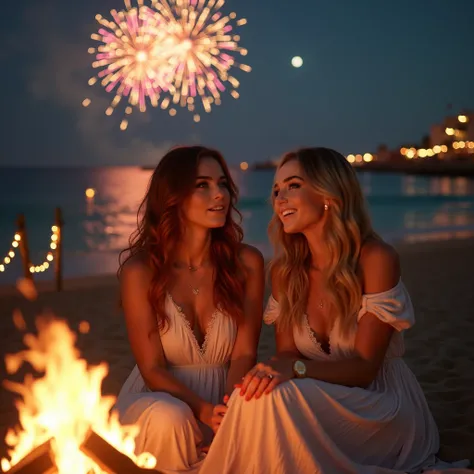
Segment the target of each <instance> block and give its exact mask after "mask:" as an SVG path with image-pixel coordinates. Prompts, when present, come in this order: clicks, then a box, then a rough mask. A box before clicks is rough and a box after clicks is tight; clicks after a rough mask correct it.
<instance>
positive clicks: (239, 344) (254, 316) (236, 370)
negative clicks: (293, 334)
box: [226, 245, 265, 395]
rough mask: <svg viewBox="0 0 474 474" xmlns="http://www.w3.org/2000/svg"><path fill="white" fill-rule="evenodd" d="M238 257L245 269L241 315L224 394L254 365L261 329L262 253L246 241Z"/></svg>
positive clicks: (230, 391) (229, 391) (263, 278)
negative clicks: (242, 311)
mask: <svg viewBox="0 0 474 474" xmlns="http://www.w3.org/2000/svg"><path fill="white" fill-rule="evenodd" d="M241 259H242V262H243V264H244V267H245V270H246V282H245V299H244V319H243V321H242V322H241V323H240V324H239V327H238V332H237V338H236V341H235V344H234V348H233V350H232V356H231V362H230V367H229V372H228V375H227V383H226V394H227V395H230V394H231V393H232V392H233V390H234V386H235V385H237V384H239V383H241V381H242V377H243V376H244V375H245V374H246V373H247V372H248V371H249V370H250V369H251V368H252V367H253V366H254V365H255V362H256V359H257V347H258V340H259V337H260V331H261V329H262V312H263V293H264V287H265V276H264V261H263V256H262V254H261V253H260V252H259V251H258V250H257V249H256V248H254V247H251V246H249V245H246V246H245V247H244V248H243V250H242V252H241Z"/></svg>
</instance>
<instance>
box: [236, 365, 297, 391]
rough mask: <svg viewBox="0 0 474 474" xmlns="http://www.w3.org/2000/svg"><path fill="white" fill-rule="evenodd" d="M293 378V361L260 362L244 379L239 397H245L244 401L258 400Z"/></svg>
mask: <svg viewBox="0 0 474 474" xmlns="http://www.w3.org/2000/svg"><path fill="white" fill-rule="evenodd" d="M294 376H295V375H294V372H293V361H292V360H290V359H279V360H278V359H277V360H275V359H272V360H269V361H267V362H265V363H263V362H260V363H259V364H257V365H256V366H255V367H254V368H253V369H252V370H250V371H249V373H248V374H247V375H246V376H245V377H244V379H243V381H242V387H241V389H240V395H241V396H245V400H251V399H252V398H253V397H255V398H257V399H258V398H260V397H261V396H262V395H263V394H268V393H270V392H271V391H272V390H273V389H274V388H275V387H276V386H277V385H279V384H281V383H283V382H287V381H288V380H291V379H292V378H294Z"/></svg>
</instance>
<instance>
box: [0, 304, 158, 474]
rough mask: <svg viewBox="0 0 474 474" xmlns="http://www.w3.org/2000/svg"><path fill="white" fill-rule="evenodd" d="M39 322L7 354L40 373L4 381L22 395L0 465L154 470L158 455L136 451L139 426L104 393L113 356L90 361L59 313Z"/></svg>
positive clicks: (67, 472)
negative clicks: (122, 417)
mask: <svg viewBox="0 0 474 474" xmlns="http://www.w3.org/2000/svg"><path fill="white" fill-rule="evenodd" d="M14 322H15V324H16V326H17V328H19V329H24V328H25V327H26V325H25V324H24V320H23V318H22V316H21V314H19V313H16V315H15V316H14ZM36 328H37V335H34V334H31V333H26V334H25V335H24V339H23V341H24V344H25V346H26V347H27V348H26V349H25V350H23V351H21V352H19V353H17V354H13V355H7V356H6V358H5V363H6V368H7V371H8V373H9V374H14V373H16V372H17V371H18V370H19V369H20V367H21V366H22V365H23V364H24V363H29V364H31V366H32V367H33V369H34V370H35V371H36V372H39V373H40V374H41V376H40V377H34V376H33V375H32V374H28V375H27V376H26V377H25V378H24V381H23V383H16V382H12V381H4V386H5V387H6V388H7V389H9V390H11V391H13V392H16V393H17V394H19V395H20V397H19V398H18V399H17V401H16V408H17V410H18V417H19V426H18V427H17V428H15V429H10V430H9V431H8V433H7V435H6V437H5V442H6V444H7V445H8V446H9V447H10V449H9V451H8V459H7V458H4V459H2V460H1V468H2V471H4V472H9V473H10V474H17V473H23V472H25V473H31V474H44V473H46V472H48V473H49V472H55V473H58V474H91V473H101V474H102V473H115V472H117V473H118V472H127V473H130V474H133V473H134V472H143V471H147V472H150V471H148V470H149V469H153V468H154V467H155V465H156V460H155V458H154V457H153V456H151V455H150V454H148V453H143V454H140V455H139V456H135V454H134V450H135V441H134V439H135V437H136V435H137V434H138V428H137V427H136V426H122V425H121V424H120V422H119V419H118V415H117V413H116V412H114V411H113V410H112V407H113V405H114V403H115V397H112V396H102V393H101V385H102V381H103V379H104V378H105V377H106V375H107V373H108V366H107V364H106V363H105V362H103V363H101V364H99V365H98V366H93V367H92V366H89V364H88V363H87V361H86V360H84V359H82V358H81V357H80V354H79V351H78V350H77V349H76V347H75V342H76V334H75V333H74V332H73V331H72V330H71V329H70V328H69V326H68V324H67V323H66V322H65V321H63V320H60V319H58V318H56V317H55V316H54V315H43V316H41V317H38V318H37V320H36ZM154 472H156V471H154Z"/></svg>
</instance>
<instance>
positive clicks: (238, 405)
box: [200, 281, 468, 474]
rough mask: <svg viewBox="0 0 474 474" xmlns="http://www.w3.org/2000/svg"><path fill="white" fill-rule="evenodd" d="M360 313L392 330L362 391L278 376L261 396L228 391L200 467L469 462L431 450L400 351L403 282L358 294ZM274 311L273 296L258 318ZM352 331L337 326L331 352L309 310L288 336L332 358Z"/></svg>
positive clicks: (387, 472) (409, 318) (255, 471)
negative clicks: (282, 379)
mask: <svg viewBox="0 0 474 474" xmlns="http://www.w3.org/2000/svg"><path fill="white" fill-rule="evenodd" d="M366 312H371V313H373V314H375V315H376V316H377V317H378V318H379V319H380V320H382V321H384V322H386V323H388V324H390V325H391V326H393V327H394V328H395V329H396V331H395V332H394V334H393V336H392V339H391V342H390V345H389V348H388V350H387V354H386V357H385V361H384V362H383V365H382V367H381V369H380V372H379V374H378V376H377V378H376V379H375V380H374V382H373V383H372V384H371V385H370V386H369V387H368V388H367V389H364V388H357V387H355V388H350V387H346V386H342V385H336V384H331V383H327V382H322V381H319V380H315V379H311V378H306V379H293V380H291V381H289V382H287V383H283V384H281V385H279V386H278V387H277V388H276V389H275V390H274V391H273V392H271V394H269V395H264V396H262V397H261V398H260V399H258V400H255V399H253V400H251V401H245V398H244V397H241V396H240V395H239V394H238V392H237V391H235V392H234V393H233V395H232V397H231V400H230V401H229V410H228V412H227V414H226V415H225V417H224V420H223V423H222V425H221V427H220V429H219V432H218V436H217V437H216V438H215V440H214V442H213V444H212V446H211V449H210V451H209V454H208V455H207V457H206V460H205V461H204V464H203V466H202V468H201V471H200V473H201V474H321V473H323V474H395V473H396V474H400V473H407V472H408V473H419V472H422V470H424V469H425V470H428V469H447V468H454V467H465V466H466V465H467V464H468V463H467V462H461V463H458V464H457V465H456V464H453V465H449V464H445V463H443V462H440V461H439V460H438V459H437V458H436V456H435V455H436V453H437V452H438V449H439V436H438V429H437V427H436V424H435V421H434V420H433V417H432V415H431V413H430V410H429V408H428V405H427V403H426V400H425V397H424V395H423V392H422V389H421V387H420V385H419V384H418V382H417V380H416V378H415V376H414V374H413V373H412V372H411V370H410V369H409V368H408V366H407V365H406V364H405V362H404V361H403V359H402V356H403V353H404V342H403V331H404V330H405V329H408V328H409V327H411V326H412V325H413V324H414V312H413V307H412V304H411V301H410V297H409V295H408V293H407V291H406V289H405V287H404V285H403V283H402V282H401V281H400V282H399V283H398V285H397V286H396V287H394V288H393V289H391V290H389V291H385V292H383V293H378V294H369V295H364V296H363V298H362V303H361V309H360V312H359V318H360V317H362V316H363V315H364V314H365V313H366ZM278 315H279V307H278V303H277V302H276V301H275V299H273V298H270V300H269V302H268V305H267V309H266V311H265V316H264V320H265V322H266V323H267V324H272V323H274V322H275V321H276V319H277V318H278ZM356 330H357V327H356V326H355V327H354V330H353V332H352V334H351V335H350V337H348V338H345V337H342V335H341V333H340V331H339V328H338V327H337V325H336V326H335V327H334V329H333V330H332V331H331V334H330V346H331V351H330V354H329V355H328V354H326V353H325V352H324V351H323V350H322V348H321V346H320V344H319V343H318V341H317V340H316V338H315V336H314V334H313V332H312V331H311V329H310V327H309V324H308V322H307V318H306V317H304V324H303V327H302V328H301V329H299V328H295V329H294V339H295V343H296V346H297V348H298V349H299V351H300V352H301V354H302V355H303V356H304V357H306V358H308V359H314V360H321V361H333V360H338V359H342V358H347V357H351V356H353V355H354V344H355V336H356ZM453 472H458V471H453Z"/></svg>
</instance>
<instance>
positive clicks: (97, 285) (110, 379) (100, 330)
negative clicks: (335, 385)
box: [0, 240, 474, 461]
mask: <svg viewBox="0 0 474 474" xmlns="http://www.w3.org/2000/svg"><path fill="white" fill-rule="evenodd" d="M397 248H398V250H399V252H400V255H401V260H402V269H403V280H404V282H405V284H406V286H407V288H408V290H409V292H410V294H411V297H412V300H413V304H414V306H415V310H416V318H417V323H416V325H415V327H414V328H413V329H411V330H410V331H408V332H407V333H406V348H407V350H406V356H405V360H406V361H407V363H408V364H409V366H410V367H411V369H412V370H413V371H414V373H415V374H416V375H417V377H418V379H419V381H420V383H421V385H422V386H423V389H424V391H425V394H426V397H427V399H428V402H429V404H430V407H431V409H432V411H433V413H434V416H435V419H436V421H437V423H438V426H439V429H440V433H441V443H442V448H441V452H440V456H441V457H442V458H444V459H446V460H456V459H465V458H469V459H470V460H471V461H474V396H473V395H472V387H474V370H473V367H474V277H473V271H474V270H473V269H474V241H473V240H459V241H451V242H437V243H424V244H413V245H401V246H398V247H397ZM51 286H52V285H49V284H43V285H40V286H39V290H40V296H39V298H38V300H37V301H34V302H31V301H27V300H25V298H23V297H22V296H21V295H20V294H19V293H18V292H17V291H16V290H15V289H12V288H7V287H3V288H0V303H1V304H0V347H1V359H2V364H1V366H0V378H1V379H2V380H3V379H5V378H6V371H5V365H4V363H3V360H4V356H5V354H7V353H12V352H17V351H18V350H21V349H22V347H23V346H22V342H21V341H22V334H21V333H20V332H19V331H18V330H17V329H16V328H15V326H14V324H13V321H12V314H13V311H14V310H15V309H20V310H21V311H22V312H23V315H24V318H25V320H26V322H27V323H28V327H29V328H31V329H32V328H33V327H34V325H33V322H34V318H35V316H36V315H37V314H38V313H39V312H40V311H41V310H42V309H45V308H49V309H51V310H53V311H54V313H55V314H57V315H58V316H60V317H62V318H65V319H67V321H68V322H69V324H70V326H71V327H72V328H73V329H74V330H77V329H78V327H79V323H80V322H81V321H84V320H85V321H88V322H89V323H90V332H89V333H88V334H79V335H78V340H77V345H78V347H79V349H80V350H81V352H82V354H83V356H84V357H85V358H86V359H87V361H88V362H89V363H91V364H95V363H98V362H100V361H102V360H105V361H107V362H108V364H109V365H110V371H109V375H108V376H107V378H106V379H105V381H104V385H103V393H106V394H117V393H118V391H119V389H120V387H121V385H122V383H123V381H124V380H125V378H126V377H127V375H128V373H129V371H130V370H131V368H132V367H133V365H134V361H133V358H132V356H131V353H130V350H129V347H128V341H127V335H126V331H125V325H124V321H123V318H122V315H121V312H120V309H119V306H118V285H117V280H116V278H115V276H104V277H91V278H88V279H77V280H69V281H67V282H65V289H64V291H63V292H62V293H55V292H53V291H51ZM267 293H268V291H267ZM273 352H274V343H273V329H272V328H268V327H264V328H263V330H262V335H261V339H260V346H259V359H265V358H266V357H268V356H270V355H272V353H273ZM19 375H20V374H19ZM9 378H11V377H9ZM469 387H471V389H469ZM13 400H14V396H13V394H11V393H10V392H8V391H6V390H5V389H4V388H2V389H1V392H0V440H1V445H0V457H3V456H4V455H5V454H6V448H5V445H4V443H3V439H4V437H5V433H6V430H7V428H8V427H9V426H13V425H14V424H15V423H16V422H17V413H16V409H15V407H14V404H13Z"/></svg>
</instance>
